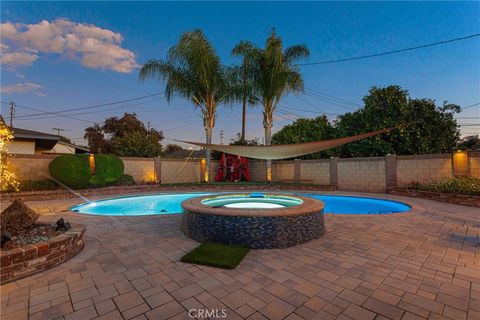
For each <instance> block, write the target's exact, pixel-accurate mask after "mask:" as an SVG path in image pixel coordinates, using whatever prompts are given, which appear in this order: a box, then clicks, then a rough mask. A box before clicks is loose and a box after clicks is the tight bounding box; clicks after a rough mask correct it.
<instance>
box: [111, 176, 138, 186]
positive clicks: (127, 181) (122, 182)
mask: <svg viewBox="0 0 480 320" xmlns="http://www.w3.org/2000/svg"><path fill="white" fill-rule="evenodd" d="M134 184H135V180H134V179H133V177H132V176H131V175H129V174H124V175H122V176H121V177H120V178H118V179H117V181H115V182H114V183H113V185H114V186H132V185H134Z"/></svg>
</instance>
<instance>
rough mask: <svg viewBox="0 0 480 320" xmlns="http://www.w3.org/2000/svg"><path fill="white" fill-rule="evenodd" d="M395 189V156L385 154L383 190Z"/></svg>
mask: <svg viewBox="0 0 480 320" xmlns="http://www.w3.org/2000/svg"><path fill="white" fill-rule="evenodd" d="M396 187H397V155H396V154H387V155H386V156H385V188H386V190H387V191H388V190H392V189H395V188H396Z"/></svg>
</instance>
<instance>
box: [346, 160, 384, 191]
mask: <svg viewBox="0 0 480 320" xmlns="http://www.w3.org/2000/svg"><path fill="white" fill-rule="evenodd" d="M338 189H340V190H353V191H370V192H384V191H386V179H385V159H384V158H383V157H371V158H352V159H338Z"/></svg>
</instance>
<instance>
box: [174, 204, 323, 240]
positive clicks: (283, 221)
mask: <svg viewBox="0 0 480 320" xmlns="http://www.w3.org/2000/svg"><path fill="white" fill-rule="evenodd" d="M205 198H208V196H207V197H198V198H193V199H188V200H185V201H184V202H183V203H182V208H183V214H182V222H181V229H182V231H183V232H184V233H185V234H186V235H187V236H188V237H190V238H192V239H194V240H196V241H199V242H205V241H212V242H218V243H225V244H236V245H245V246H248V247H249V248H253V249H271V248H286V247H291V246H294V245H297V244H301V243H305V242H308V241H310V240H313V239H318V238H320V237H321V236H322V235H323V233H324V232H325V220H324V215H323V203H322V202H320V201H318V200H314V199H311V198H304V197H300V198H301V199H302V200H303V203H302V204H299V205H295V206H291V207H286V208H281V209H278V208H277V209H258V210H250V209H238V208H234V209H232V208H221V209H219V208H215V207H208V206H205V205H203V204H202V203H201V200H202V199H205Z"/></svg>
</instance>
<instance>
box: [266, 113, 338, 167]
mask: <svg viewBox="0 0 480 320" xmlns="http://www.w3.org/2000/svg"><path fill="white" fill-rule="evenodd" d="M335 136H336V129H335V128H334V127H333V125H332V124H331V123H330V122H329V121H328V118H327V116H326V115H321V116H318V117H316V118H314V119H298V120H296V121H295V122H294V123H292V124H290V125H286V126H284V127H283V128H282V129H281V130H280V131H278V132H277V133H275V134H274V135H273V137H272V143H273V144H290V143H303V142H313V141H320V140H328V139H334V138H335ZM334 150H335V149H329V150H325V151H321V152H316V153H312V154H307V155H305V156H303V157H302V159H318V158H328V157H331V156H333V155H334Z"/></svg>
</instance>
